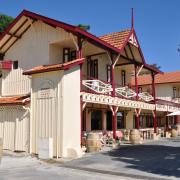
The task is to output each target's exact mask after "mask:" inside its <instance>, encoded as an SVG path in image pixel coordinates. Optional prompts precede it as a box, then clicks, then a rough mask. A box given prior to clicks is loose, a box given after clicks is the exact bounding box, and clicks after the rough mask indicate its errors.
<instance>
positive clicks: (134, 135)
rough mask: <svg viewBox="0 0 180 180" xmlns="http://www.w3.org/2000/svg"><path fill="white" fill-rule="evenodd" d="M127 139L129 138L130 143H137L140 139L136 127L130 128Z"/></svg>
mask: <svg viewBox="0 0 180 180" xmlns="http://www.w3.org/2000/svg"><path fill="white" fill-rule="evenodd" d="M129 139H130V141H131V143H132V144H139V143H140V140H141V137H140V133H139V131H138V130H137V129H132V130H131V131H130V137H129Z"/></svg>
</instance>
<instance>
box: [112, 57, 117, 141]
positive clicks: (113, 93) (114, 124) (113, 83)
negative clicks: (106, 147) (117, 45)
mask: <svg viewBox="0 0 180 180" xmlns="http://www.w3.org/2000/svg"><path fill="white" fill-rule="evenodd" d="M111 59H112V64H111V85H112V89H113V90H112V97H115V94H116V92H115V73H114V68H115V66H114V59H113V55H112V54H111ZM112 108H113V113H112V115H113V118H112V119H113V122H112V128H113V138H116V130H117V116H116V114H117V112H116V107H115V106H113V107H112Z"/></svg>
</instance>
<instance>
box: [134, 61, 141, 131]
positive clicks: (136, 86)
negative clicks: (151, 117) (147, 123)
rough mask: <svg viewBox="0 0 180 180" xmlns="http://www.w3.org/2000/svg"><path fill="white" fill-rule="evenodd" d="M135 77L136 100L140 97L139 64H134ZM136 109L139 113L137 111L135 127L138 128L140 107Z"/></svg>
mask: <svg viewBox="0 0 180 180" xmlns="http://www.w3.org/2000/svg"><path fill="white" fill-rule="evenodd" d="M134 78H135V91H136V101H138V99H139V97H138V93H139V92H138V77H137V65H136V64H134ZM136 111H137V112H138V113H136V116H135V128H136V129H139V121H140V119H139V109H136Z"/></svg>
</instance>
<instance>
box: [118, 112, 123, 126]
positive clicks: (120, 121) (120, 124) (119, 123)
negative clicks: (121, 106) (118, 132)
mask: <svg viewBox="0 0 180 180" xmlns="http://www.w3.org/2000/svg"><path fill="white" fill-rule="evenodd" d="M124 128H125V122H124V112H117V129H124Z"/></svg>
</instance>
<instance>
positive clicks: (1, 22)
mask: <svg viewBox="0 0 180 180" xmlns="http://www.w3.org/2000/svg"><path fill="white" fill-rule="evenodd" d="M12 21H13V18H12V17H11V16H7V15H5V14H0V33H1V32H3V31H4V29H5V28H6V27H7V26H8V25H9V24H10V23H11V22H12Z"/></svg>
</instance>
